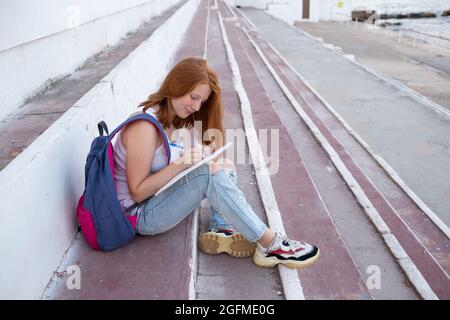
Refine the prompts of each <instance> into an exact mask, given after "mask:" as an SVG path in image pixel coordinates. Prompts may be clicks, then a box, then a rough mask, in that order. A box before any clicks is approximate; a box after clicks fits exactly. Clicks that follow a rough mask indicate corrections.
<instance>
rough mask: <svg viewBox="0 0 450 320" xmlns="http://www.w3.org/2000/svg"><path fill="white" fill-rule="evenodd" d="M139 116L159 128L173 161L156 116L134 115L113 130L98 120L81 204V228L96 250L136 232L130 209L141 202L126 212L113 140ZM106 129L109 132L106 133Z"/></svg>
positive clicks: (106, 248) (116, 244)
mask: <svg viewBox="0 0 450 320" xmlns="http://www.w3.org/2000/svg"><path fill="white" fill-rule="evenodd" d="M137 120H147V121H150V122H151V123H153V124H154V125H155V126H156V127H157V128H158V130H159V132H160V134H161V136H162V137H163V140H164V144H165V147H166V150H167V156H168V157H167V158H168V164H169V163H170V147H169V141H168V139H167V136H166V134H165V132H164V130H163V128H162V126H161V124H160V123H159V121H158V120H157V119H156V118H154V117H153V116H151V115H149V114H147V113H141V114H138V115H135V116H132V117H130V118H129V119H127V120H126V121H124V122H123V123H122V124H120V125H119V126H118V127H117V128H116V129H115V130H114V131H113V132H112V133H111V134H109V131H108V127H107V126H106V123H105V122H104V121H101V122H100V123H99V124H98V131H99V134H100V136H98V137H96V138H95V139H94V141H93V142H92V144H91V149H90V151H89V154H88V156H87V159H86V165H85V185H84V188H85V190H84V192H83V195H82V196H81V197H80V200H79V201H78V206H77V218H78V222H79V224H80V227H81V232H82V233H83V236H84V238H85V239H86V241H87V243H88V244H89V245H90V246H91V247H92V248H93V249H95V250H102V251H111V250H114V249H117V248H119V247H121V246H123V245H125V244H127V243H128V242H130V241H131V240H132V239H134V237H135V235H136V223H137V221H136V220H137V216H136V215H134V216H129V215H127V213H128V212H129V211H131V210H132V209H134V208H135V207H137V206H138V205H139V204H135V205H133V206H132V207H130V208H127V209H126V210H125V212H124V210H123V209H122V206H121V205H120V202H119V200H118V198H117V192H116V186H115V181H114V149H113V146H112V143H111V141H112V139H113V138H114V136H115V135H116V133H117V132H119V130H121V129H122V128H123V127H124V126H126V125H127V124H129V123H131V122H134V121H137ZM104 132H106V135H103V133H104Z"/></svg>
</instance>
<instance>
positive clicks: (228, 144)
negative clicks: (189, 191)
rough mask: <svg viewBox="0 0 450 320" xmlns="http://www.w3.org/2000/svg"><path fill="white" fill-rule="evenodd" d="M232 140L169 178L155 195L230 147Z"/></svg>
mask: <svg viewBox="0 0 450 320" xmlns="http://www.w3.org/2000/svg"><path fill="white" fill-rule="evenodd" d="M231 144H232V143H231V142H228V143H227V144H226V145H224V146H223V147H222V148H219V149H217V151H215V152H213V153H211V154H210V155H209V156H208V157H206V158H204V159H202V160H201V161H199V162H197V163H196V164H194V165H193V166H191V167H189V168H188V169H186V170H184V171H182V172H180V173H179V174H177V175H176V176H175V177H173V178H172V179H170V180H169V182H167V183H166V184H165V185H164V186H163V187H162V188H161V189H159V190H158V191H157V192H156V193H155V196H157V195H158V194H160V193H161V192H163V191H164V190H166V189H167V188H168V187H170V186H171V185H173V184H174V183H175V182H177V181H178V180H180V179H181V178H182V177H184V176H185V175H187V174H188V173H189V172H191V171H192V170H195V169H197V168H198V167H200V166H201V165H203V164H205V163H207V162H209V161H210V160H212V159H214V158H215V157H217V156H218V155H219V154H221V153H222V152H224V151H225V150H226V149H228V147H230V146H231Z"/></svg>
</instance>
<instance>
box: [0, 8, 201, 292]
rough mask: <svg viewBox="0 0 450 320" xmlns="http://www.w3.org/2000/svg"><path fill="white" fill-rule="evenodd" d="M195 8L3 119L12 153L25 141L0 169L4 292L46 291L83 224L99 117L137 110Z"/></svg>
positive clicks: (147, 28) (157, 24)
mask: <svg viewBox="0 0 450 320" xmlns="http://www.w3.org/2000/svg"><path fill="white" fill-rule="evenodd" d="M167 4H170V2H167ZM195 8H196V2H195V1H183V2H179V3H178V4H177V5H176V6H175V7H173V8H167V9H168V10H166V11H165V12H164V13H163V14H162V15H161V16H160V17H157V18H155V19H154V20H152V21H151V22H149V23H147V24H146V25H144V26H142V28H141V29H139V30H138V31H136V33H135V34H131V35H129V37H128V38H126V39H125V40H124V41H123V42H122V43H120V45H119V46H118V47H117V48H112V49H111V50H108V51H107V52H105V53H104V54H100V55H99V56H98V57H97V59H98V60H94V61H92V64H87V65H86V66H85V67H86V68H87V69H81V70H79V71H78V72H76V73H75V74H74V75H73V76H72V77H71V78H68V79H66V80H67V82H64V81H62V82H61V83H59V84H58V85H57V86H55V87H54V88H53V89H52V90H50V91H49V92H47V93H45V94H44V95H43V96H42V97H37V98H36V100H33V101H30V103H29V104H28V105H26V106H24V107H23V108H21V109H20V110H18V111H17V114H16V115H12V116H11V118H9V120H10V121H11V122H8V121H9V120H8V119H7V120H5V121H6V122H3V123H2V124H1V126H0V130H4V131H2V133H1V135H0V136H1V139H2V141H1V145H2V146H4V149H2V150H3V151H5V150H6V151H5V152H6V154H7V155H8V154H9V152H10V151H11V150H12V149H11V148H10V147H11V145H12V146H14V145H16V147H17V148H16V149H14V150H13V151H14V154H11V156H12V157H13V159H12V158H10V159H9V158H8V159H6V160H5V159H4V160H5V162H2V163H3V164H2V170H1V171H0V204H1V207H2V218H3V221H4V223H2V225H1V227H0V251H1V252H2V254H3V255H4V256H5V257H8V259H7V260H5V261H4V262H3V263H2V264H1V267H0V270H1V272H0V273H1V274H2V275H3V276H1V277H0V283H1V286H0V288H1V290H0V296H1V297H4V298H16V299H19V298H22V299H23V298H27V299H37V298H39V297H41V296H42V294H43V291H44V288H45V287H46V285H47V284H48V282H49V279H50V278H51V277H52V276H53V274H54V271H55V270H56V268H57V267H58V265H60V263H61V257H62V256H63V255H64V252H65V251H66V250H67V248H68V247H69V245H70V243H71V241H72V240H73V239H74V236H75V232H76V230H77V222H76V216H75V207H76V203H77V199H78V198H79V196H80V194H81V193H82V191H83V190H82V188H83V186H84V181H83V180H84V175H83V174H82V173H83V172H84V169H83V168H84V164H85V159H86V154H87V152H88V149H89V145H90V143H91V141H92V139H93V138H94V137H95V136H97V135H98V132H97V128H96V127H97V126H96V123H98V122H99V121H100V120H105V121H106V123H107V124H108V125H109V126H110V127H114V126H115V125H117V124H118V123H119V122H120V121H122V120H123V119H124V118H125V117H126V116H127V115H129V114H130V113H132V112H134V111H135V109H136V105H137V104H138V102H140V101H142V100H143V99H145V98H146V97H147V95H148V94H149V90H153V89H152V88H154V87H155V86H156V84H157V82H158V81H159V78H161V77H162V76H163V75H164V74H165V72H166V65H167V64H168V62H169V60H170V58H171V57H173V53H174V49H175V48H176V47H177V45H178V43H179V42H180V41H181V37H182V33H180V32H179V30H185V29H186V25H188V23H189V22H190V20H191V19H192V16H193V13H194V12H195ZM127 41H129V42H127ZM114 49H117V51H114ZM96 67H97V68H98V69H97V71H98V72H96V69H95V68H96ZM143 70H151V72H143ZM138 76H139V77H138ZM84 80H85V81H84ZM52 108H53V109H52ZM21 119H22V120H23V122H20V120H21ZM14 121H16V122H15V123H16V125H14V126H13V125H12V122H14ZM25 133H26V134H25ZM8 138H10V139H9V140H8ZM16 138H17V139H16ZM15 139H16V140H15ZM19 140H20V143H19V142H17V141H19ZM8 150H9V151H8ZM3 151H2V152H3ZM43 186H45V187H43ZM24 195H26V196H25V197H24ZM24 199H26V200H25V201H24ZM11 226H17V228H20V230H18V229H17V228H16V227H11ZM24 234H26V237H24V236H23V235H24ZM11 242H13V243H15V244H16V245H15V246H13V247H12V246H10V243H11ZM30 266H33V267H30Z"/></svg>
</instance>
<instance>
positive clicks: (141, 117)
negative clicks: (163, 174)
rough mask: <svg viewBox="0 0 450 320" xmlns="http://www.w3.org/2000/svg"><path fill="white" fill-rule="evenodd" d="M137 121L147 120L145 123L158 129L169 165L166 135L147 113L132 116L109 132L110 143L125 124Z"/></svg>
mask: <svg viewBox="0 0 450 320" xmlns="http://www.w3.org/2000/svg"><path fill="white" fill-rule="evenodd" d="M137 120H147V121H150V122H151V123H153V124H154V125H155V126H156V127H157V128H158V130H159V133H160V134H161V136H162V137H163V142H164V145H165V147H166V151H167V164H169V163H170V157H171V154H170V146H169V140H168V138H167V135H166V133H165V132H164V129H163V127H162V126H161V124H160V123H159V121H158V120H156V118H155V117H153V116H152V115H150V114H148V113H145V112H142V113H139V114H137V115H134V116H132V117H130V118H128V119H127V120H125V121H124V122H122V123H121V124H120V125H119V126H118V127H117V128H116V129H115V130H114V131H113V132H111V134H110V135H109V140H110V141H111V140H112V139H113V138H114V136H115V135H116V134H117V132H119V131H120V130H121V129H122V128H123V127H125V126H126V125H127V124H130V123H132V122H134V121H137ZM100 123H101V122H100ZM100 123H99V126H100ZM106 130H107V129H106Z"/></svg>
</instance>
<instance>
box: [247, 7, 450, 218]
mask: <svg viewBox="0 0 450 320" xmlns="http://www.w3.org/2000/svg"><path fill="white" fill-rule="evenodd" d="M243 11H244V12H245V14H246V15H247V16H248V17H249V18H250V20H251V21H252V22H253V23H254V24H255V25H256V27H257V31H258V32H259V34H260V35H261V36H262V37H263V38H264V39H265V40H267V41H269V42H270V43H271V44H272V45H273V46H274V47H275V48H276V49H277V50H278V51H279V52H280V53H281V54H282V55H283V56H284V57H285V58H286V59H287V60H288V62H289V63H290V64H291V65H292V66H293V67H294V68H295V69H296V70H297V71H298V72H299V73H300V74H301V75H302V76H303V77H304V78H305V79H306V80H307V81H308V82H309V83H310V84H311V85H312V86H313V87H314V88H315V89H316V91H317V92H318V93H319V94H320V95H321V96H322V97H323V98H324V99H325V101H327V102H328V103H329V104H330V105H332V106H333V107H334V108H335V110H336V111H337V112H338V113H339V114H340V115H341V116H342V117H343V118H344V119H345V120H346V122H347V123H348V124H349V125H350V126H351V127H352V128H353V129H354V130H355V131H356V132H357V133H358V134H359V136H361V137H362V138H363V139H364V140H365V141H366V142H367V143H368V145H369V146H370V147H371V148H372V150H374V151H375V153H376V154H379V155H380V156H381V157H383V158H384V159H385V160H386V161H387V162H388V163H389V164H390V165H391V166H392V167H393V168H394V169H395V171H396V172H397V173H398V174H399V176H400V177H401V178H402V179H403V180H404V181H405V182H406V184H407V185H408V186H409V187H410V188H411V189H412V190H413V191H414V192H415V193H416V194H417V195H418V196H419V197H420V198H421V199H422V200H423V201H424V202H425V203H426V204H427V205H428V206H429V207H430V208H431V209H432V210H433V211H434V212H435V213H436V214H437V215H438V216H439V217H440V218H441V219H442V220H443V221H444V222H445V223H446V224H447V225H449V224H450V210H449V207H450V149H449V148H448V147H449V145H450V119H449V118H448V117H446V116H443V115H441V114H438V113H436V111H435V110H432V109H430V108H429V107H427V106H425V105H424V104H423V103H421V102H419V101H417V100H415V99H413V98H411V96H409V95H406V94H405V93H403V92H400V91H399V90H398V89H396V88H395V87H392V86H390V85H388V84H386V82H384V81H381V80H380V79H379V78H377V77H375V76H374V75H373V74H370V73H368V72H367V71H365V70H364V69H362V68H360V67H358V66H357V65H356V64H354V63H352V62H351V61H349V60H348V59H346V58H344V57H343V56H342V55H338V54H336V53H334V52H333V51H331V50H329V49H327V48H325V47H324V46H323V45H322V44H321V43H319V42H317V41H314V40H312V39H311V38H309V37H307V36H306V35H304V34H303V33H301V32H300V31H298V30H296V29H295V28H294V27H291V26H289V25H287V24H286V23H283V22H281V21H278V20H276V19H274V18H272V17H270V16H268V15H267V14H265V13H264V12H263V11H260V10H256V9H250V8H245V9H243Z"/></svg>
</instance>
